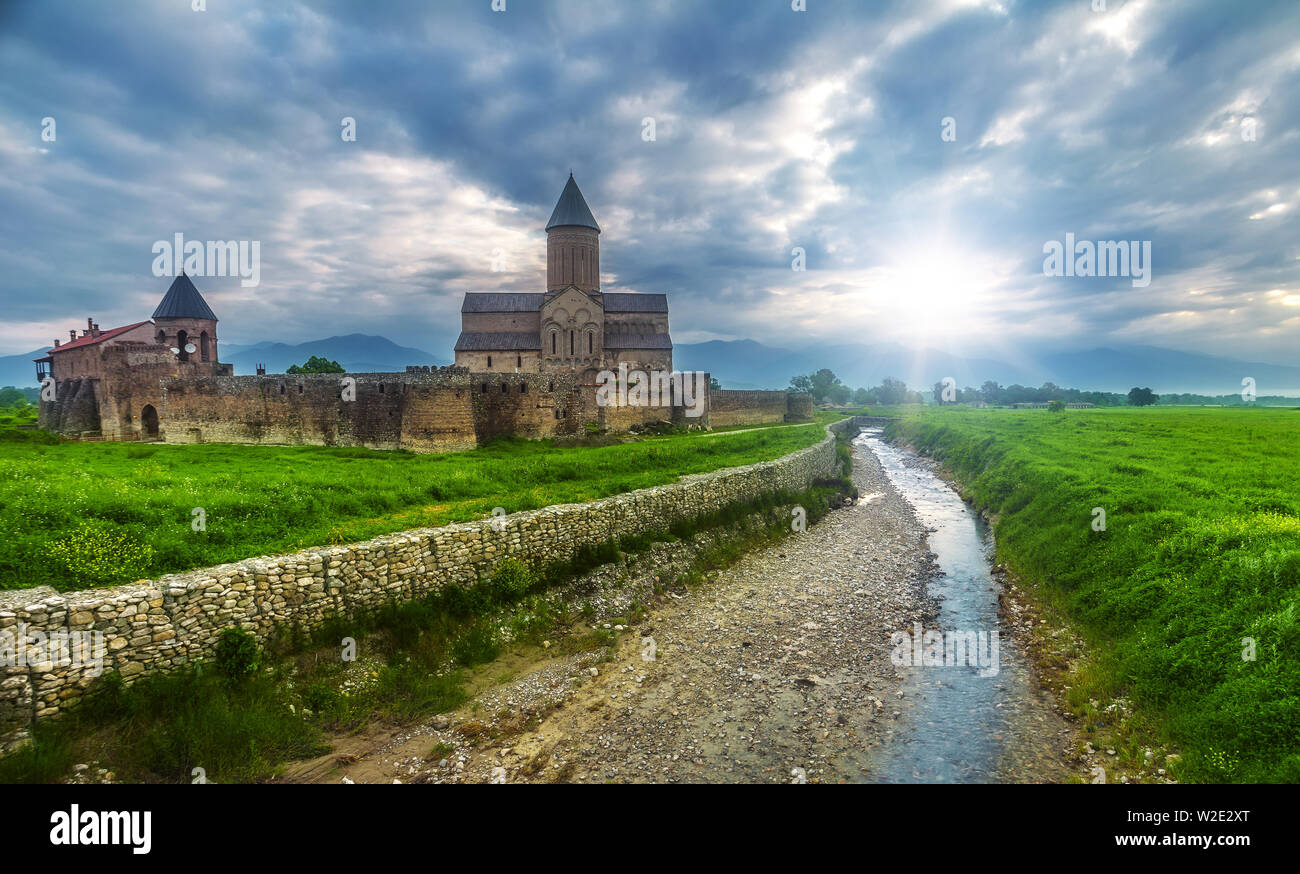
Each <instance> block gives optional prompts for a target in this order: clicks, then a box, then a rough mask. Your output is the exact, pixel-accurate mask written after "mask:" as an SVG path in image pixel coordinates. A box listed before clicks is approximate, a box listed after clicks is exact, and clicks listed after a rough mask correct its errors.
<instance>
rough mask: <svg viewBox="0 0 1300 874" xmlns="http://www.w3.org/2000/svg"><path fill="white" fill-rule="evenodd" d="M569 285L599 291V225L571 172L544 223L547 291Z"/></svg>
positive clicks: (587, 290) (554, 290) (558, 289)
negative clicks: (549, 215)
mask: <svg viewBox="0 0 1300 874" xmlns="http://www.w3.org/2000/svg"><path fill="white" fill-rule="evenodd" d="M570 285H576V286H577V287H578V288H580V289H582V290H583V291H585V292H589V293H591V292H599V291H600V225H598V224H596V219H595V217H594V216H593V215H592V214H591V210H590V209H589V208H588V207H587V201H586V200H584V199H583V197H582V192H581V191H579V190H578V183H577V182H574V181H573V174H572V173H570V174H569V181H568V182H567V183H566V184H565V186H564V191H562V192H561V193H560V200H559V202H558V203H556V204H555V211H554V212H552V213H551V220H550V221H549V222H547V223H546V291H547V292H548V293H552V292H556V291H563V290H564V289H566V288H568V287H569V286H570Z"/></svg>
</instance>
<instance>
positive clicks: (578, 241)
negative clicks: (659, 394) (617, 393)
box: [456, 173, 673, 383]
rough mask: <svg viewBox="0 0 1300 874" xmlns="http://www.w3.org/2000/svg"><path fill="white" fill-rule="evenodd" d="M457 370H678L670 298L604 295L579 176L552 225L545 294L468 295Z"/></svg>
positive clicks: (587, 378) (596, 228) (596, 237)
mask: <svg viewBox="0 0 1300 874" xmlns="http://www.w3.org/2000/svg"><path fill="white" fill-rule="evenodd" d="M460 313H461V316H460V318H461V332H460V337H459V338H458V339H457V340H456V365H457V366H458V367H464V368H467V369H469V370H471V371H495V372H498V373H547V372H555V371H569V372H574V373H577V374H579V375H580V376H581V378H582V381H583V382H584V383H590V382H592V381H593V380H594V379H595V377H596V374H597V373H599V372H600V371H602V370H617V369H618V366H619V365H620V364H626V365H627V366H628V369H629V370H645V371H652V370H667V371H671V370H672V369H673V342H672V339H671V338H670V337H669V335H668V298H667V296H666V295H662V294H632V293H625V292H617V293H616V292H601V290H600V225H598V224H596V218H595V216H593V215H592V214H591V209H590V208H589V207H588V206H587V201H586V200H585V199H584V198H583V196H582V192H581V191H579V190H578V183H577V182H575V181H574V179H573V174H572V173H570V174H569V181H568V182H567V183H565V186H564V191H563V192H561V194H560V200H559V202H558V203H556V204H555V210H554V211H553V212H552V213H551V219H550V221H548V222H547V223H546V291H545V292H505V293H501V292H492V293H473V292H471V293H469V294H466V295H465V300H464V302H463V303H462V304H461V308H460Z"/></svg>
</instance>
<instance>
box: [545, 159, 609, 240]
mask: <svg viewBox="0 0 1300 874" xmlns="http://www.w3.org/2000/svg"><path fill="white" fill-rule="evenodd" d="M564 225H568V226H574V225H576V226H577V227H580V228H594V229H595V230H596V231H597V232H599V231H600V225H598V224H596V217H595V216H593V215H592V214H591V209H590V208H588V206H587V201H586V200H584V199H583V197H582V192H581V191H579V190H578V183H577V182H574V181H573V174H572V173H570V174H569V181H568V182H566V183H565V184H564V190H563V191H561V192H560V200H559V202H558V203H556V204H555V211H554V212H552V213H551V220H550V221H549V222H547V223H546V229H547V230H548V231H549V230H550V229H551V228H557V227H561V226H564Z"/></svg>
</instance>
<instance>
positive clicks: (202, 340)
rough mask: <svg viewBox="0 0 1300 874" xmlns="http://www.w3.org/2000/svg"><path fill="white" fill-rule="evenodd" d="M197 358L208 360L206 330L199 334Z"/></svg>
mask: <svg viewBox="0 0 1300 874" xmlns="http://www.w3.org/2000/svg"><path fill="white" fill-rule="evenodd" d="M199 359H200V360H201V361H207V360H208V332H207V331H204V332H203V333H202V334H199Z"/></svg>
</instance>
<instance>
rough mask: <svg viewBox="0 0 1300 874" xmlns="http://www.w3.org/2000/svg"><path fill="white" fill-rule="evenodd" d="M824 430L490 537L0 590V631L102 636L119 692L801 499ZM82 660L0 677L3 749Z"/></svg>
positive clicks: (483, 525)
mask: <svg viewBox="0 0 1300 874" xmlns="http://www.w3.org/2000/svg"><path fill="white" fill-rule="evenodd" d="M239 379H245V378H243V377H240V378H239ZM265 381H266V382H267V383H268V384H269V387H270V388H272V389H273V391H272V392H271V397H270V399H269V400H267V401H265V403H264V408H265V409H271V408H272V407H273V406H274V403H275V398H276V397H277V396H278V384H277V381H276V380H272V379H271V378H267V379H266V380H265ZM318 381H320V382H322V384H323V380H318ZM371 387H372V388H373V387H374V386H373V385H372V386H371ZM231 388H232V389H233V388H235V387H231ZM257 388H258V387H257V386H256V385H255V384H253V385H252V386H251V387H250V386H247V385H242V384H241V391H240V392H238V393H236V394H237V395H238V396H240V397H243V396H245V395H250V393H251V396H249V397H248V401H249V402H250V403H251V402H253V401H254V400H256V399H257V398H258V397H259V396H258V394H257ZM437 389H438V390H445V391H448V392H454V391H455V390H456V389H455V388H454V387H452V386H445V387H444V386H438V387H437ZM429 390H433V387H429ZM412 391H415V389H414V388H413V389H412ZM385 394H386V395H387V394H388V393H387V392H386V393H385ZM408 394H409V392H408ZM304 395H307V391H306V389H304ZM399 396H400V393H399ZM185 397H186V398H187V401H186V403H187V404H189V403H191V401H190V400H189V399H191V398H197V399H198V400H195V401H193V403H194V404H195V405H196V406H197V405H198V404H200V403H201V402H202V400H204V399H206V400H208V401H211V400H212V397H211V396H210V395H206V394H205V395H197V394H195V393H190V394H187V395H186V396H185ZM309 397H315V398H318V401H317V402H318V404H319V406H320V408H321V409H322V410H323V409H324V408H325V407H326V406H327V405H326V404H325V399H324V391H323V390H317V391H316V392H315V393H314V394H313V395H309ZM386 409H387V408H386V406H385V405H384V404H375V405H373V406H372V407H371V414H373V415H380V416H382V415H384V414H385V412H386ZM308 415H310V413H308ZM848 424H849V423H848V422H847V420H846V422H844V423H837V425H836V426H833V427H834V429H835V430H842V429H843V427H845V426H846V425H848ZM285 427H287V426H285ZM832 430H833V429H832V428H827V433H826V436H825V438H824V439H822V440H821V441H820V442H819V443H817V444H816V445H814V446H811V447H808V448H806V449H801V450H799V451H797V452H793V453H791V454H789V455H786V456H784V457H782V458H779V459H777V460H775V461H769V462H763V463H760V464H753V465H748V466H746V467H735V468H727V469H724V470H719V471H714V472H712V473H706V474H698V475H694V476H689V477H683V478H682V479H681V480H679V481H678V482H676V483H672V484H669V485H663V486H657V487H655V488H649V489H640V490H638V491H634V492H628V493H626V494H622V495H616V496H614V497H610V498H604V499H601V500H599V501H592V502H590V503H585V504H562V505H557V506H552V507H545V508H543V509H540V510H530V511H526V512H521V513H515V514H513V515H510V516H506V517H505V518H504V525H498V527H499V528H500V530H494V528H493V520H484V521H479V522H470V523H461V524H455V525H447V526H444V527H441V528H422V529H416V530H412V531H405V532H401V533H398V534H392V535H387V536H384V537H377V538H375V539H373V540H368V541H365V542H363V543H353V544H349V545H346V546H324V547H317V548H314V549H307V550H302V551H300V552H295V553H292V554H289V555H280V556H273V557H262V558H255V559H248V560H245V561H241V562H235V563H232V564H224V565H218V566H216V567H210V568H203V569H200V570H195V571H189V572H187V573H181V574H169V575H166V576H163V577H160V578H159V579H157V580H144V581H141V582H139V583H136V584H131V585H126V586H116V587H112V588H104V589H95V590H88V591H79V592H70V593H66V594H60V593H58V592H55V591H54V590H53V589H51V588H48V587H42V588H38V589H22V590H17V591H12V592H0V634H3V633H8V634H9V635H15V634H17V630H18V629H19V627H20V626H21V627H22V628H23V630H24V632H25V633H27V634H31V633H32V632H38V633H40V634H42V635H45V636H47V637H48V636H50V635H54V634H56V633H58V632H90V631H93V632H99V633H101V634H102V638H100V640H102V642H103V653H102V663H101V671H102V672H103V673H108V672H113V671H116V672H117V673H119V674H120V675H121V676H122V678H123V679H124V680H125V681H127V682H128V683H129V682H133V681H135V680H136V679H138V678H139V677H142V676H145V675H147V674H151V673H155V672H161V671H168V670H173V669H175V668H177V667H180V666H182V665H186V664H189V663H191V662H193V661H194V660H196V659H201V658H207V657H209V656H210V655H211V654H212V652H213V649H214V647H215V645H216V640H217V637H218V635H219V634H220V632H221V630H222V629H224V628H229V627H232V626H237V627H241V628H245V629H247V630H248V631H250V632H252V633H253V634H255V635H257V636H258V637H259V638H261V639H262V640H263V641H265V640H267V639H268V638H269V637H271V636H272V635H274V634H276V633H277V632H281V631H284V630H286V629H288V628H290V627H293V626H297V627H299V628H300V629H302V630H304V631H311V630H312V629H316V628H320V627H321V626H322V625H323V624H324V623H325V622H326V621H327V620H328V619H329V618H330V617H331V616H334V615H337V614H345V615H352V614H355V613H356V612H357V611H361V610H373V609H375V608H378V607H381V606H383V605H384V604H386V603H388V602H391V601H394V600H397V601H404V600H408V599H413V598H418V597H420V596H423V595H426V594H430V593H435V592H437V591H439V590H441V589H443V588H444V587H446V586H449V585H453V584H456V585H462V586H473V585H475V584H476V583H477V582H478V581H479V580H480V579H483V578H486V577H488V576H489V575H490V574H491V572H492V569H493V568H494V567H495V566H496V564H497V563H498V562H500V561H501V560H502V559H504V558H506V557H513V558H518V559H521V560H523V561H525V562H528V563H530V564H533V565H534V566H543V565H545V564H547V563H549V562H553V561H559V560H567V559H571V558H573V557H574V555H575V554H576V553H577V552H578V550H579V549H581V548H582V547H584V546H594V545H596V544H599V543H602V542H604V541H606V540H609V539H611V538H616V537H621V536H624V535H629V534H637V533H640V532H646V531H662V530H664V529H666V528H667V527H669V526H670V525H672V524H673V523H674V522H676V521H679V520H689V519H693V518H695V517H697V516H699V515H701V514H705V513H710V512H713V511H716V510H719V509H722V508H723V507H726V506H728V505H730V504H733V503H736V502H741V501H748V500H752V499H755V498H758V497H761V496H763V495H766V494H772V493H775V492H779V491H787V492H798V491H802V490H803V489H805V488H807V487H809V486H810V485H812V484H813V483H814V482H816V481H817V480H820V479H824V478H827V477H831V476H834V475H836V474H837V473H838V465H839V462H838V460H837V458H836V453H835V438H834V436H833V434H832ZM92 653H93V650H92ZM85 661H90V660H89V659H83V660H82V661H81V662H78V663H74V664H66V663H64V664H44V665H35V666H32V665H26V666H13V667H0V677H3V678H4V679H3V680H2V681H0V743H6V744H8V743H12V742H14V741H17V740H20V739H21V738H22V737H24V736H25V735H26V733H27V732H28V730H29V729H30V726H31V724H32V721H33V719H36V720H40V719H48V718H50V717H53V716H55V715H57V714H58V713H59V712H60V711H62V710H63V709H64V708H66V707H68V706H69V705H71V704H74V703H75V702H76V701H78V700H79V699H80V698H81V697H82V695H84V694H85V692H86V690H87V689H88V688H89V686H90V685H91V684H92V683H93V681H94V679H95V676H94V675H93V674H94V668H93V666H92V667H89V668H88V667H87V666H85V665H84V664H83V663H84V662H85Z"/></svg>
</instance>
